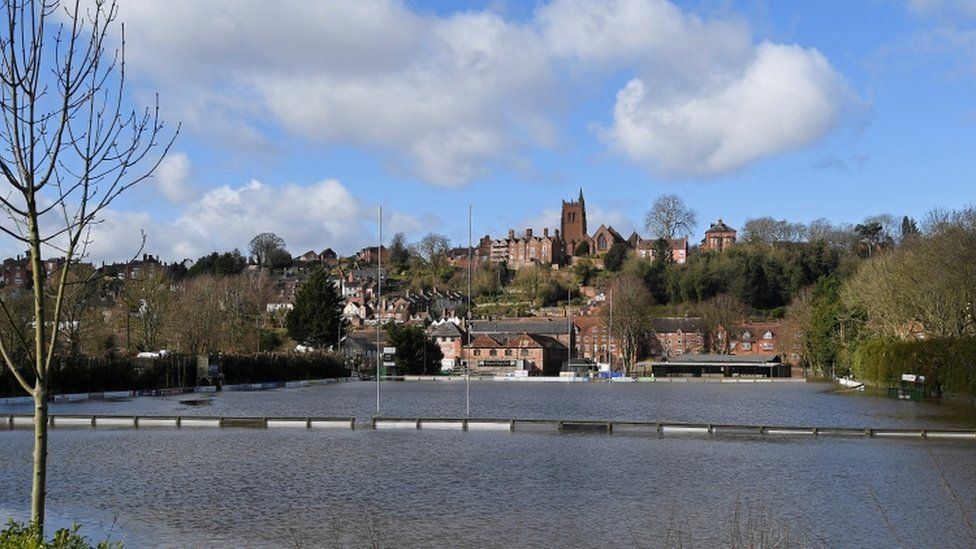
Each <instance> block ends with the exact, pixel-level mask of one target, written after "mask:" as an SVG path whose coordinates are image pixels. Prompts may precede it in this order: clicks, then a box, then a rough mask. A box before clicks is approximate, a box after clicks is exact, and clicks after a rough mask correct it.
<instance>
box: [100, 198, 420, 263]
mask: <svg viewBox="0 0 976 549" xmlns="http://www.w3.org/2000/svg"><path fill="white" fill-rule="evenodd" d="M102 217H103V221H102V222H101V223H99V224H98V225H95V226H94V228H93V231H92V240H93V243H92V245H91V247H90V248H89V250H88V252H89V256H90V258H91V259H92V260H94V261H123V260H126V259H128V258H131V257H132V256H133V255H134V254H136V253H138V252H139V251H140V246H141V244H142V234H143V233H144V234H145V236H146V242H145V249H144V252H145V253H152V254H154V255H155V254H158V255H160V256H162V258H163V259H165V260H179V259H183V258H191V259H195V258H197V257H200V256H202V255H204V254H208V253H210V252H213V251H218V252H224V251H229V250H232V249H234V248H237V249H240V250H241V252H242V253H244V254H247V249H246V247H247V244H248V242H250V240H251V239H252V238H253V237H254V236H255V235H257V234H258V233H262V232H273V233H275V234H277V235H278V236H280V237H282V238H283V239H284V240H285V243H286V245H287V248H288V250H289V251H290V252H291V253H292V254H301V253H303V252H305V251H307V250H316V251H321V250H322V249H324V248H326V247H331V248H332V249H334V250H336V251H337V252H339V253H343V254H351V253H354V252H355V251H356V250H358V249H359V248H361V247H362V246H366V245H369V244H372V243H373V242H374V241H375V239H376V208H375V207H372V206H370V205H364V204H363V203H362V202H361V201H360V200H359V199H357V198H356V197H355V196H353V195H352V193H351V192H349V190H348V189H347V188H346V187H345V186H344V185H343V184H342V183H340V182H339V181H336V180H334V179H327V180H324V181H319V182H317V183H312V184H308V185H299V184H287V185H283V186H280V187H272V186H269V185H266V184H264V183H262V182H260V181H257V180H252V181H250V182H248V183H246V184H244V185H240V186H237V187H232V186H227V185H225V186H222V187H218V188H215V189H212V190H210V191H208V192H207V193H205V194H203V195H202V196H201V197H200V198H199V199H198V200H196V201H195V202H193V203H192V204H190V205H188V206H186V207H185V208H184V209H183V210H182V212H181V213H180V214H179V215H178V216H177V217H176V218H175V219H173V220H171V221H161V220H158V219H155V218H154V217H153V216H151V215H149V214H148V213H145V212H120V211H117V210H107V211H105V212H104V214H103V216H102ZM387 223H388V225H387ZM436 224H437V221H436V219H434V218H433V217H430V216H427V217H424V218H421V219H417V218H414V217H412V216H410V215H407V214H404V213H401V212H395V211H384V240H387V241H388V240H389V238H390V236H392V235H393V232H395V231H400V230H402V231H405V232H408V233H412V234H411V236H413V235H414V234H418V233H420V232H421V231H424V230H425V229H426V228H427V227H430V226H434V225H436ZM388 230H390V231H391V232H390V233H389V234H386V233H387V231H388Z"/></svg>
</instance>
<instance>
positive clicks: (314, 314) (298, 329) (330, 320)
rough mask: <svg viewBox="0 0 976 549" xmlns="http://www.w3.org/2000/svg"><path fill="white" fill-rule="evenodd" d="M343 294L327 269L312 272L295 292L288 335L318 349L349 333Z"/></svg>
mask: <svg viewBox="0 0 976 549" xmlns="http://www.w3.org/2000/svg"><path fill="white" fill-rule="evenodd" d="M342 309H343V302H342V296H340V295H339V290H338V289H337V288H336V285H335V284H334V283H333V282H332V281H331V280H329V275H328V273H326V271H324V270H322V269H319V270H317V271H315V272H314V273H312V275H311V276H310V277H308V280H306V281H305V283H304V284H302V286H301V288H299V289H298V292H297V293H296V294H295V308H294V309H292V310H291V311H289V312H288V317H287V318H286V319H285V320H286V323H287V325H288V335H289V336H291V338H292V339H294V340H295V341H297V342H299V343H303V344H306V345H311V346H312V347H315V348H320V347H328V346H335V345H337V343H338V342H339V340H340V339H341V337H342V335H343V334H345V333H346V330H347V328H346V325H345V324H346V322H345V319H344V318H342Z"/></svg>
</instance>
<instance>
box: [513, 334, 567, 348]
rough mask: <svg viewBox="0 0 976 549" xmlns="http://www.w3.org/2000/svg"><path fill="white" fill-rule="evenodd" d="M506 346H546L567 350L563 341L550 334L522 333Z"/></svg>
mask: <svg viewBox="0 0 976 549" xmlns="http://www.w3.org/2000/svg"><path fill="white" fill-rule="evenodd" d="M506 347H513V348H518V349H522V348H529V347H533V348H544V349H557V350H566V346H565V345H563V344H562V343H560V342H558V341H556V340H555V339H553V338H551V337H549V336H540V335H534V334H520V335H519V336H518V337H516V338H514V339H511V340H509V342H508V345H506Z"/></svg>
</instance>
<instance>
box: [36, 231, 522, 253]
mask: <svg viewBox="0 0 976 549" xmlns="http://www.w3.org/2000/svg"><path fill="white" fill-rule="evenodd" d="M508 239H509V240H515V229H509V230H508ZM17 257H18V259H19V258H20V256H17Z"/></svg>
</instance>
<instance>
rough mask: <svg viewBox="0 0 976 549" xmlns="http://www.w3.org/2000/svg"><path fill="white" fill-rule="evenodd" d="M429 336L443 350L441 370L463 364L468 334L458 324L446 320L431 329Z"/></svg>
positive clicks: (455, 367) (452, 368)
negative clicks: (463, 353)
mask: <svg viewBox="0 0 976 549" xmlns="http://www.w3.org/2000/svg"><path fill="white" fill-rule="evenodd" d="M428 337H429V338H430V339H431V340H432V341H433V343H434V344H435V345H437V347H438V348H440V350H441V354H443V355H444V358H443V359H441V370H454V369H457V368H458V367H459V366H460V365H461V357H462V351H463V348H464V343H465V337H466V334H465V333H464V330H462V329H461V328H460V327H458V325H457V324H455V323H453V322H450V321H445V322H442V323H441V324H440V325H438V326H437V327H435V328H434V329H433V330H431V331H430V333H429V334H428Z"/></svg>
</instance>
